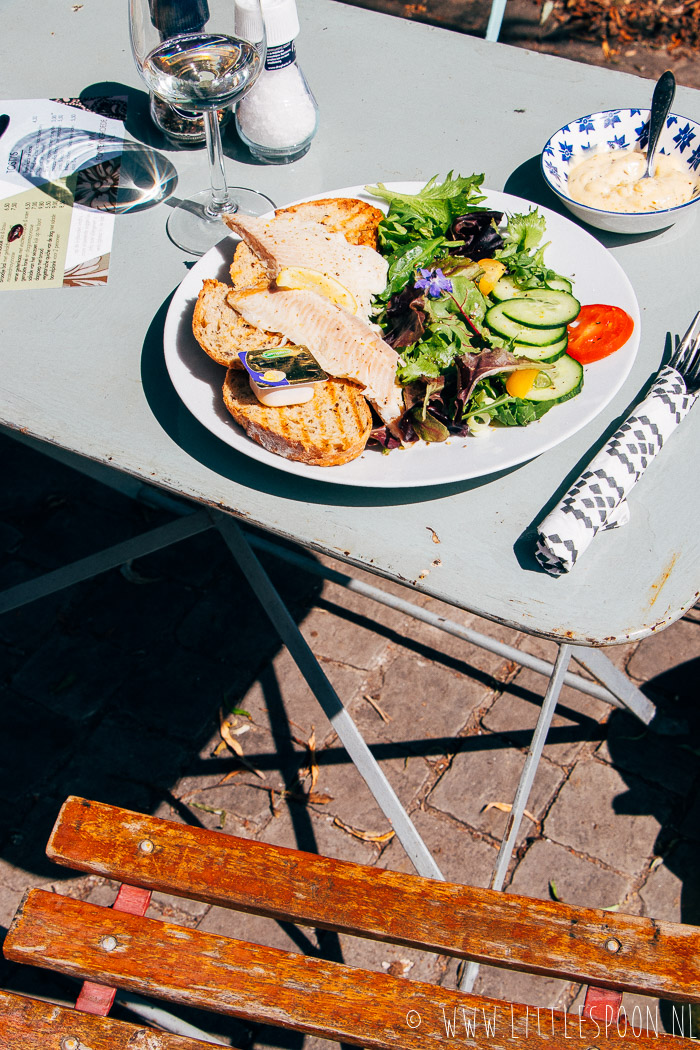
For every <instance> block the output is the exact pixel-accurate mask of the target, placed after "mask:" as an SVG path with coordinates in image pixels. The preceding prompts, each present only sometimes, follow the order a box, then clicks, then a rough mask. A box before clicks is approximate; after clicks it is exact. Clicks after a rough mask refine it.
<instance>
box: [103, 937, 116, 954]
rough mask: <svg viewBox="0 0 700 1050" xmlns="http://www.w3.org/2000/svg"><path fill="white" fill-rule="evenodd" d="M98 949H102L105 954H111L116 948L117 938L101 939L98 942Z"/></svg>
mask: <svg viewBox="0 0 700 1050" xmlns="http://www.w3.org/2000/svg"><path fill="white" fill-rule="evenodd" d="M100 947H101V948H104V950H105V951H106V952H113V951H114V949H115V948H116V947H117V938H116V937H103V938H102V940H101V941H100Z"/></svg>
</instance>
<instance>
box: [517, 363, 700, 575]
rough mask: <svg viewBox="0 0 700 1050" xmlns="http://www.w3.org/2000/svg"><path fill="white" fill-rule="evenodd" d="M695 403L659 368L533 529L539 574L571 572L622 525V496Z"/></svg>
mask: <svg viewBox="0 0 700 1050" xmlns="http://www.w3.org/2000/svg"><path fill="white" fill-rule="evenodd" d="M695 400H696V395H694V394H688V393H687V391H686V388H685V382H684V381H683V378H682V376H680V375H679V373H678V372H677V371H676V370H675V368H668V367H666V368H662V369H661V371H660V372H659V374H658V376H657V377H656V380H655V382H654V384H653V386H652V388H651V390H650V391H649V394H648V395H647V397H646V398H645V399H644V401H642V402H641V403H640V404H639V405H637V406H636V408H635V409H634V412H633V413H632V415H631V416H629V417H628V418H627V419H626V420H625V422H624V423H623V424H622V426H621V427H619V429H618V430H616V431H615V433H614V434H613V436H612V437H611V438H610V440H609V441H608V443H607V445H605V447H604V448H602V449H601V451H600V452H599V453H598V454H597V455H596V456H595V458H594V459H593V460H592V462H591V463H590V464H589V465H588V467H587V468H586V470H585V471H584V472H583V474H581V476H580V477H579V479H578V481H576V483H575V484H574V485H572V487H571V488H570V489H569V491H568V492H567V494H566V496H564V498H563V500H562V501H561V502H560V503H559V504H558V505H557V506H556V507H555V508H554V510H553V511H551V512H550V513H549V514H548V515H547V517H546V518H545V519H544V521H543V522H542V523H541V524H540V525H539V526H538V529H537V536H538V539H537V549H536V551H535V557H536V558H537V561H538V562H539V564H540V565H541V566H542V568H543V569H545V570H546V571H547V572H548V573H550V575H552V576H561V574H562V573H565V572H570V571H571V569H573V567H574V565H575V564H576V562H577V560H578V558H579V557H580V556H581V555H582V554H583V552H584V551H585V550H586V549H587V547H588V546H589V544H590V543H591V541H592V540H593V538H594V537H595V535H596V534H597V533H598V532H600V531H602V530H605V529H612V528H619V527H620V526H621V525H626V524H627V522H628V521H629V517H630V514H629V507H628V505H627V502H626V496H627V495H628V493H629V492H630V490H631V489H632V487H633V485H635V484H636V482H637V481H638V480H639V478H640V477H641V476H642V474H643V473H644V471H645V470H646V468H647V466H648V465H649V463H651V461H652V459H653V458H654V456H655V455H656V454H657V453H658V452H660V451H661V449H662V448H663V445H664V443H665V442H666V441H667V440H668V439H669V437H670V436H671V434H672V433H673V431H674V430H675V428H676V427H677V426H678V424H679V423H680V422H681V420H682V419H684V418H685V416H686V415H687V413H688V412H689V410H690V408H691V407H692V405H693V404H694V403H695Z"/></svg>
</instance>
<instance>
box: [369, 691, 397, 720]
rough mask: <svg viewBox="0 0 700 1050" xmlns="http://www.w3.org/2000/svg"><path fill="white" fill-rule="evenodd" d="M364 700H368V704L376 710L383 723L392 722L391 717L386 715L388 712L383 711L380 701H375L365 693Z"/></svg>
mask: <svg viewBox="0 0 700 1050" xmlns="http://www.w3.org/2000/svg"><path fill="white" fill-rule="evenodd" d="M362 699H363V700H366V701H367V703H368V704H370V705H371V706H372V707H373V708H374V710H375V711H376V712H377V714H378V715H379V717H380V718H381V720H382V722H391V716H390V715H388V714H387V713H386V711H384V710H382V708H381V707H380V706H379V703H378V701H377V700H375V699H374V697H373V696H370V695H369V694H368V693H363V694H362Z"/></svg>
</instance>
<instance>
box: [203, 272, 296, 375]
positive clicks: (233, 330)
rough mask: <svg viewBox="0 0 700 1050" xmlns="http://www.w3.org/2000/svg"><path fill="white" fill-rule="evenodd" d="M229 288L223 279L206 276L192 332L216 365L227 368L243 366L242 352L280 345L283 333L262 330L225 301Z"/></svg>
mask: <svg viewBox="0 0 700 1050" xmlns="http://www.w3.org/2000/svg"><path fill="white" fill-rule="evenodd" d="M263 287H267V285H263ZM230 290H231V289H230V287H229V285H227V284H222V283H221V282H220V281H214V280H209V279H207V280H205V281H204V282H203V284H202V290H201V292H200V293H199V297H198V299H197V302H196V304H195V308H194V315H193V317H192V331H193V333H194V337H195V339H196V340H197V342H198V343H199V345H200V346H201V348H202V350H204V351H205V353H207V354H208V355H209V357H211V358H213V360H214V361H216V362H217V364H220V365H225V366H226V368H243V365H242V364H241V362H240V360H239V358H238V354H239V352H240V351H243V350H257V349H259V348H260V347H262V346H278V345H279V344H280V343H281V342H282V336H281V335H279V334H278V333H276V332H274V333H273V332H261V331H260V329H259V328H254V327H253V325H251V324H248V322H247V321H244V320H243V318H242V317H241V315H240V314H239V313H238V311H237V310H234V309H233V307H232V306H229V304H228V303H227V302H226V296H227V294H228V292H230Z"/></svg>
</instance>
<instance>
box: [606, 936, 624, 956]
mask: <svg viewBox="0 0 700 1050" xmlns="http://www.w3.org/2000/svg"><path fill="white" fill-rule="evenodd" d="M605 947H606V948H607V949H608V951H609V952H619V950H620V948H621V947H622V945H621V944H620V942H619V941H618V940H617V938H616V937H611V938H610V940H609V941H606V942H605Z"/></svg>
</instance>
